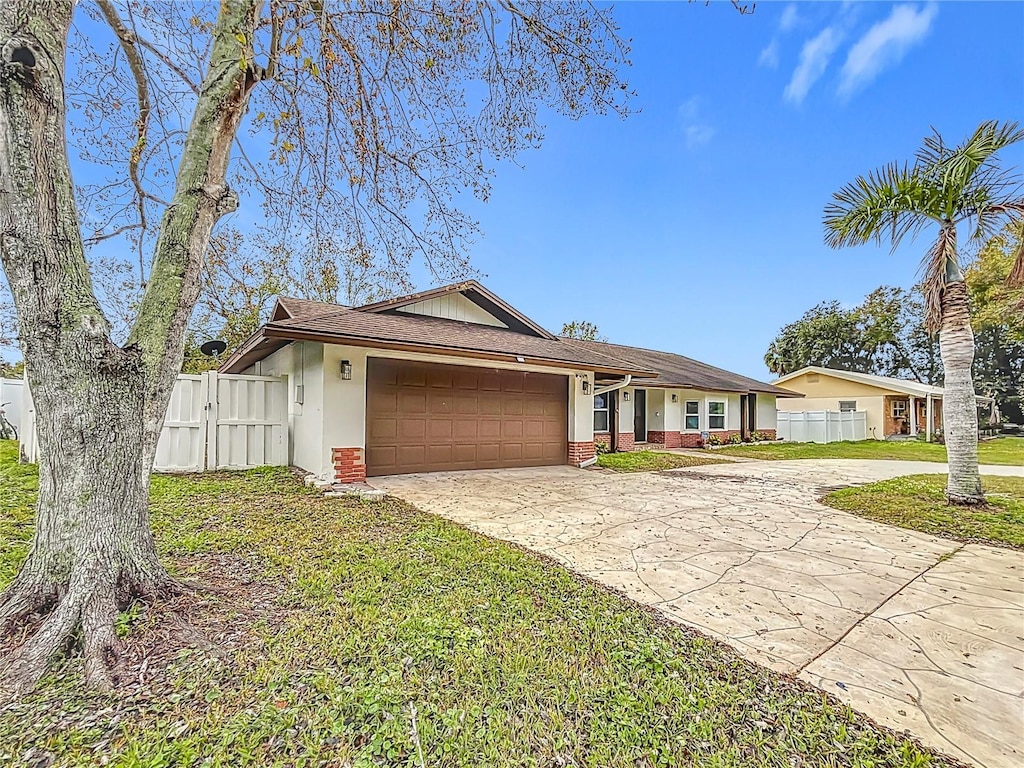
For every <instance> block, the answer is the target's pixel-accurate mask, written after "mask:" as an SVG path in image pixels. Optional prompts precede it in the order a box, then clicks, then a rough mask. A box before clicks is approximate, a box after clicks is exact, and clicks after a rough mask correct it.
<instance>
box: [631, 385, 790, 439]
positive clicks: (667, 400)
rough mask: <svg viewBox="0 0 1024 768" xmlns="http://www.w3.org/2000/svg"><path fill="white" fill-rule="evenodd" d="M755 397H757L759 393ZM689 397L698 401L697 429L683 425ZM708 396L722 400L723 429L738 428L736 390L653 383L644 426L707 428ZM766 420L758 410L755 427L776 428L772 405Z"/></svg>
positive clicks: (682, 429) (670, 429)
mask: <svg viewBox="0 0 1024 768" xmlns="http://www.w3.org/2000/svg"><path fill="white" fill-rule="evenodd" d="M640 389H643V387H640ZM672 395H675V396H676V401H675V402H672ZM758 399H759V400H760V396H759V397H758ZM688 400H696V401H697V402H698V403H700V406H699V411H700V429H686V428H685V427H686V422H685V420H684V410H685V406H686V402H687V401H688ZM711 400H715V401H724V402H725V427H724V429H729V430H738V429H739V428H740V396H739V395H738V394H732V393H724V392H702V391H699V390H693V389H655V388H653V387H652V388H650V389H648V390H647V430H648V431H650V432H704V431H709V430H708V424H709V420H708V402H709V401H711ZM765 422H767V423H766V424H763V423H762V422H761V412H760V411H759V412H758V427H759V428H761V429H775V424H776V417H775V408H774V406H772V407H771V409H770V416H768V415H766V416H765ZM623 423H625V422H623ZM630 423H632V422H630ZM622 431H627V430H622Z"/></svg>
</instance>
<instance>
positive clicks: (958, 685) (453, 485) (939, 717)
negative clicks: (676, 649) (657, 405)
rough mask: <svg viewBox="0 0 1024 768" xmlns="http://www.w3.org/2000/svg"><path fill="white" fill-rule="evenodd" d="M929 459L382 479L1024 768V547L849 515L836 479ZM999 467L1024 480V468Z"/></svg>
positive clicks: (945, 745) (931, 731)
mask: <svg viewBox="0 0 1024 768" xmlns="http://www.w3.org/2000/svg"><path fill="white" fill-rule="evenodd" d="M944 471H945V465H943V464H936V463H927V462H898V461H859V460H857V461H855V460H804V461H784V462H742V463H731V464H715V465H707V466H700V467H692V468H688V469H683V470H676V471H673V472H665V473H657V474H654V473H640V474H613V473H610V472H606V471H581V470H576V469H573V468H570V467H546V468H541V469H517V470H496V471H480V472H453V473H438V474H429V475H405V476H401V477H389V478H377V479H375V480H374V481H372V484H373V485H374V486H375V487H377V488H380V489H382V490H385V491H386V492H387V493H390V494H392V495H394V496H398V497H400V498H403V499H405V500H407V501H409V502H411V503H412V504H415V505H416V506H418V507H419V508H421V509H424V510H426V511H429V512H434V513H437V514H440V515H443V516H445V517H448V518H450V519H452V520H455V521H457V522H460V523H463V524H465V525H468V526H469V527H472V528H474V529H476V530H479V531H482V532H484V533H487V534H489V535H492V536H495V537H497V538H501V539H506V540H509V541H514V542H517V543H519V544H522V545H524V546H527V547H530V548H532V549H534V550H536V551H538V552H543V553H545V554H548V555H550V556H552V557H554V558H556V559H558V560H559V561H561V562H563V563H564V564H565V565H567V566H568V567H570V568H573V569H575V570H577V571H578V572H580V573H583V574H586V575H587V576H590V577H592V578H594V579H596V580H598V581H601V582H603V583H605V584H607V585H609V586H612V587H616V588H618V589H621V590H622V591H624V592H625V593H626V594H627V595H629V596H630V597H632V598H633V599H635V600H637V601H639V602H642V603H646V604H648V605H652V606H655V607H657V608H658V609H659V610H660V611H662V612H663V613H665V614H666V615H667V616H669V617H671V618H673V619H675V620H677V621H680V622H682V623H684V624H688V625H690V626H694V627H697V628H699V629H701V630H703V631H705V632H707V633H708V634H711V635H714V636H716V637H719V638H721V639H723V640H725V641H726V642H728V643H730V644H731V645H733V646H734V647H735V648H736V649H737V650H739V651H740V652H741V653H743V654H744V655H746V656H747V657H749V658H751V659H753V660H755V661H758V662H760V663H762V664H765V665H767V666H769V667H772V668H773V669H776V670H779V671H783V672H788V673H791V674H795V675H798V676H800V677H802V678H803V679H805V680H808V681H810V682H812V683H814V684H816V685H818V686H820V687H821V688H823V689H824V690H826V691H828V692H829V693H832V694H835V695H836V696H838V697H839V698H841V699H843V700H845V701H847V702H849V703H850V704H851V705H852V706H854V707H856V708H857V709H860V710H861V711H863V712H865V713H867V714H868V715H870V716H871V717H873V718H874V719H876V720H877V721H879V722H881V723H884V724H886V725H888V726H890V727H893V728H897V729H909V730H910V731H911V732H912V733H913V734H914V735H916V736H917V737H918V738H920V739H921V740H922V741H924V742H925V743H928V744H931V745H933V746H935V747H937V748H939V749H941V750H943V751H945V752H948V753H950V754H952V755H955V756H957V757H959V758H961V759H965V760H968V761H970V762H973V763H975V764H977V765H979V766H986V768H996V767H998V766H1017V765H1020V764H1022V762H1024V553H1021V552H1019V551H1013V550H1005V549H998V548H994V547H984V546H978V545H967V546H962V545H960V544H958V543H956V542H953V541H948V540H945V539H939V538H935V537H932V536H927V535H924V534H919V533H915V532H913V531H905V530H902V529H898V528H893V527H891V526H887V525H882V524H879V523H873V522H871V521H868V520H864V519H862V518H859V517H856V516H854V515H850V514H847V513H845V512H840V511H838V510H833V509H831V508H828V507H824V506H822V505H821V504H819V503H818V502H817V501H816V499H817V498H819V497H820V496H821V495H822V493H823V492H825V491H826V490H828V489H830V488H835V487H837V486H843V485H852V484H858V483H864V482H872V481H875V480H880V479H885V478H890V477H896V476H899V475H906V474H914V473H921V472H944ZM983 472H985V473H992V474H1006V475H1020V476H1024V469H1021V468H1018V467H985V468H984V469H983Z"/></svg>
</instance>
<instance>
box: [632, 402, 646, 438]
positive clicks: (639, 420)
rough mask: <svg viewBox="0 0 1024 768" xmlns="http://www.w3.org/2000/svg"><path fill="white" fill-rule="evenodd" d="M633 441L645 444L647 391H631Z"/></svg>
mask: <svg viewBox="0 0 1024 768" xmlns="http://www.w3.org/2000/svg"><path fill="white" fill-rule="evenodd" d="M633 441H634V442H637V443H646V442H647V390H646V389H635V390H633Z"/></svg>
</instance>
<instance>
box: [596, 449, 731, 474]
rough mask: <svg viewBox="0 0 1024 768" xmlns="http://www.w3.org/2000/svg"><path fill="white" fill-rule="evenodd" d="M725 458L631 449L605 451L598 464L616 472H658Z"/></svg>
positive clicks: (710, 462) (715, 461)
mask: <svg viewBox="0 0 1024 768" xmlns="http://www.w3.org/2000/svg"><path fill="white" fill-rule="evenodd" d="M724 463H726V461H725V460H723V459H713V458H711V457H710V456H708V457H704V456H684V455H682V454H678V453H663V452H661V451H630V452H626V453H604V454H601V455H600V456H598V457H597V465H598V466H599V467H604V468H606V469H614V470H615V471H616V472H657V471H659V470H663V469H678V468H679V467H698V466H700V465H702V464H724Z"/></svg>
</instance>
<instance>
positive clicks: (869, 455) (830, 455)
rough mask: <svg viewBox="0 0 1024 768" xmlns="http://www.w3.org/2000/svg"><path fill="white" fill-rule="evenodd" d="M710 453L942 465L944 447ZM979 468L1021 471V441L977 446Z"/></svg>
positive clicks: (869, 443)
mask: <svg viewBox="0 0 1024 768" xmlns="http://www.w3.org/2000/svg"><path fill="white" fill-rule="evenodd" d="M709 452H711V453H724V454H728V455H729V456H746V457H748V458H752V459H764V460H766V461H781V460H784V459H897V460H902V461H945V460H946V446H944V445H939V444H938V443H925V442H923V441H917V440H907V441H888V440H861V441H859V442H856V443H852V442H842V443H828V444H822V443H782V442H771V443H753V444H750V445H728V446H724V447H722V448H716V449H714V450H713V451H709ZM978 458H979V459H980V461H981V463H982V464H1010V465H1016V466H1020V467H1024V437H1000V438H997V439H995V440H986V441H984V442H982V443H981V444H980V445H979V446H978Z"/></svg>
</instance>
